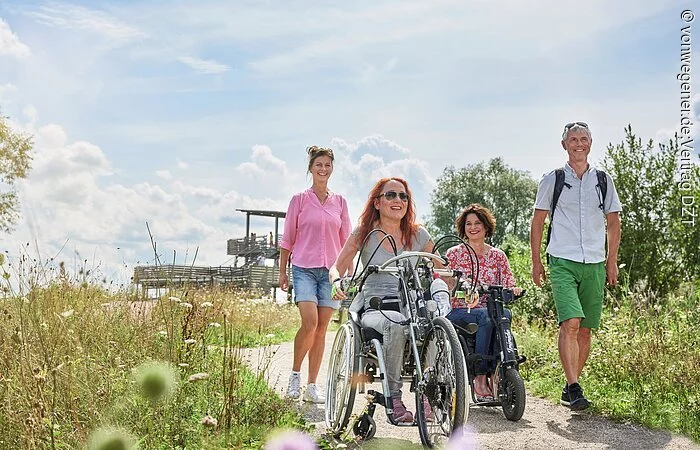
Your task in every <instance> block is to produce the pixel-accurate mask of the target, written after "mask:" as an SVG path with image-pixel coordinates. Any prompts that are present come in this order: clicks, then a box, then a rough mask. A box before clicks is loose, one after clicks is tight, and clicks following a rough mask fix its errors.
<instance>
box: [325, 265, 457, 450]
mask: <svg viewBox="0 0 700 450" xmlns="http://www.w3.org/2000/svg"><path fill="white" fill-rule="evenodd" d="M434 260H439V261H441V262H442V263H444V259H443V258H441V257H440V256H438V255H435V254H432V253H426V252H404V253H401V254H399V255H397V256H394V257H392V258H391V259H389V260H388V261H386V262H385V263H384V264H382V265H374V266H371V265H370V266H367V267H365V268H364V269H363V271H362V273H361V274H356V276H355V277H354V278H353V279H351V280H348V281H349V286H346V289H343V290H344V291H345V292H352V291H353V290H354V289H357V290H359V291H361V289H362V285H363V283H364V280H365V279H366V278H367V276H369V275H370V274H372V273H390V274H393V275H394V276H396V277H397V278H398V281H399V284H398V289H399V292H398V296H399V301H400V303H401V305H402V309H403V311H402V312H403V313H404V315H405V316H406V317H407V320H406V321H404V322H402V324H403V325H405V326H406V327H407V328H408V339H407V341H406V346H405V349H404V359H403V360H404V366H403V368H402V376H403V377H405V378H407V379H410V382H411V384H410V391H412V392H414V393H415V398H416V416H415V420H414V423H413V425H417V426H418V430H419V434H420V438H421V442H422V443H423V445H424V446H426V447H431V448H432V447H433V446H434V445H435V444H436V443H438V442H440V441H443V440H446V439H447V437H449V436H450V435H451V433H452V431H453V430H455V429H458V428H460V427H461V426H462V425H463V424H464V423H465V422H466V420H467V414H468V411H469V410H468V408H467V405H466V402H467V399H468V398H469V395H470V394H469V387H468V385H467V381H466V365H465V362H464V355H463V353H462V349H461V346H460V342H459V338H458V336H457V333H456V331H455V329H454V327H453V326H452V323H451V322H450V321H449V320H447V319H446V318H445V317H440V316H438V315H437V307H436V306H437V305H436V303H435V302H434V301H432V300H430V299H426V289H427V288H428V286H429V285H428V283H429V280H431V279H432V276H431V275H432V273H434V272H436V273H438V274H440V275H442V276H448V277H453V276H454V277H458V275H459V274H458V273H457V272H453V271H452V270H449V269H437V268H435V267H434V263H433V261H434ZM356 292H357V291H356ZM370 303H371V306H372V308H373V309H379V310H381V306H382V300H381V299H380V298H379V297H375V298H373V299H371V300H370ZM362 312H363V311H362V310H360V311H353V310H352V308H351V311H350V313H349V319H348V321H347V322H345V323H344V324H343V325H342V326H341V327H340V329H339V330H338V332H337V334H336V338H335V342H334V344H333V348H332V350H331V359H330V362H329V368H328V378H327V380H326V386H327V389H326V404H325V410H326V411H325V414H326V417H325V419H326V425H327V427H328V429H329V430H330V431H331V433H333V434H334V435H335V436H340V435H341V434H343V433H344V432H345V429H346V427H347V426H348V423H349V421H350V418H351V415H352V412H353V405H354V401H355V397H356V394H357V390H358V388H359V389H360V391H361V392H364V389H365V384H366V383H372V382H373V381H375V380H376V379H379V380H380V382H381V385H382V392H376V391H374V390H367V393H366V397H367V401H368V404H367V406H366V407H365V409H364V411H363V413H362V414H360V416H359V417H357V419H356V420H355V421H354V423H353V424H352V430H353V432H354V434H355V435H356V436H357V437H358V438H359V439H362V440H367V439H370V438H372V437H373V436H374V434H375V432H376V423H375V419H374V412H375V408H376V405H377V404H379V405H381V406H384V408H385V411H386V415H387V418H388V420H389V422H390V423H391V424H392V425H398V423H397V422H396V421H395V420H394V416H393V413H394V411H393V404H392V399H391V395H390V394H389V392H390V391H389V385H388V381H387V377H386V376H385V373H386V366H385V359H384V354H383V352H382V335H381V334H380V333H378V332H376V331H375V330H374V329H371V328H362V327H361V325H360V316H361V314H362ZM424 399H426V400H427V403H428V405H429V406H430V410H432V411H428V413H430V412H432V414H430V415H431V416H432V417H426V411H425V409H424V407H423V405H424Z"/></svg>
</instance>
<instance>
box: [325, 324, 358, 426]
mask: <svg viewBox="0 0 700 450" xmlns="http://www.w3.org/2000/svg"><path fill="white" fill-rule="evenodd" d="M356 331H357V330H355V326H353V324H352V323H351V322H349V321H348V322H346V323H344V324H343V326H341V327H340V329H338V332H337V334H336V335H335V341H334V342H333V349H332V350H331V359H330V361H329V362H328V376H327V378H326V404H325V410H326V411H325V413H326V427H328V430H330V431H331V433H333V435H334V436H336V437H337V436H339V435H341V434H342V433H343V431H344V430H345V427H346V426H347V425H348V421H349V420H350V415H351V413H352V407H353V403H354V402H355V391H356V389H357V371H358V365H359V362H358V356H357V346H356V339H355V338H356Z"/></svg>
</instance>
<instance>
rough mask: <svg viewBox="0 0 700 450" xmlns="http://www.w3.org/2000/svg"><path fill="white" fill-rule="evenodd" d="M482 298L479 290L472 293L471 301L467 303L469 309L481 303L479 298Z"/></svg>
mask: <svg viewBox="0 0 700 450" xmlns="http://www.w3.org/2000/svg"><path fill="white" fill-rule="evenodd" d="M480 298H481V297H479V293H478V292H474V293H473V294H471V296H470V298H469V303H467V308H469V309H472V308H475V307H476V305H478V304H479V299H480Z"/></svg>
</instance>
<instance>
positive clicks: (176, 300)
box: [168, 297, 180, 303]
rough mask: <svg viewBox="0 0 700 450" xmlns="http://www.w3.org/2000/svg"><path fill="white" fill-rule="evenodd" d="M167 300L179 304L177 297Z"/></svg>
mask: <svg viewBox="0 0 700 450" xmlns="http://www.w3.org/2000/svg"><path fill="white" fill-rule="evenodd" d="M168 300H170V301H171V302H176V303H180V299H179V298H177V297H168Z"/></svg>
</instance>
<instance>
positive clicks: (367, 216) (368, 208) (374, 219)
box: [357, 177, 418, 248]
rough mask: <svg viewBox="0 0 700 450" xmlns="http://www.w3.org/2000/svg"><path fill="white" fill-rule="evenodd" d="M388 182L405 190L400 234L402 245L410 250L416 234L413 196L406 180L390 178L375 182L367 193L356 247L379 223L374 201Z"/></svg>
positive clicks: (416, 226)
mask: <svg viewBox="0 0 700 450" xmlns="http://www.w3.org/2000/svg"><path fill="white" fill-rule="evenodd" d="M389 181H398V182H399V183H401V184H403V187H404V189H406V193H407V194H408V202H407V205H406V214H405V215H404V216H403V218H402V219H401V234H402V236H403V237H402V239H403V242H402V244H403V246H404V247H405V248H410V247H411V245H412V244H413V239H414V238H415V236H416V234H417V233H418V224H417V223H416V208H415V205H414V203H413V194H412V193H411V189H410V188H409V187H408V183H407V182H406V180H404V179H403V178H398V177H391V178H382V179H381V180H379V181H377V184H375V185H374V187H373V188H372V190H371V191H369V195H368V196H367V202H366V203H365V208H364V209H363V210H362V214H360V219H359V220H358V222H359V223H358V236H357V242H358V245H362V242H364V240H365V238H366V237H367V235H368V234H369V232H370V231H372V230H373V229H374V228H376V227H377V223H378V222H379V211H378V210H377V208H375V207H374V201H375V200H376V199H377V198H378V197H379V196H381V194H382V190H383V189H384V185H385V184H387V183H388V182H389Z"/></svg>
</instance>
